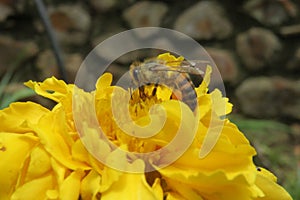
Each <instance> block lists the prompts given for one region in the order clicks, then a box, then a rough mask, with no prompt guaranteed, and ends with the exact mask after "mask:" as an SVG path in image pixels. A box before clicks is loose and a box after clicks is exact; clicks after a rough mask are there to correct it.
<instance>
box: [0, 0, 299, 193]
mask: <svg viewBox="0 0 300 200" xmlns="http://www.w3.org/2000/svg"><path fill="white" fill-rule="evenodd" d="M38 2H41V1H40V0H36V1H33V0H27V1H23V0H0V77H1V81H0V106H1V108H5V107H7V106H8V105H9V103H10V102H13V101H17V100H23V101H26V100H33V101H36V102H39V103H41V104H43V105H45V106H46V107H48V108H51V107H52V106H53V103H52V102H50V101H47V100H45V99H43V98H40V97H37V96H35V95H34V94H33V92H32V91H31V90H29V89H26V88H25V87H24V86H23V82H24V81H28V80H35V81H42V80H44V79H45V78H47V77H51V76H55V77H57V78H61V79H65V80H66V77H65V75H64V73H63V71H65V72H66V73H65V74H66V75H67V82H68V83H73V82H74V79H75V76H76V72H77V70H78V69H79V67H80V65H81V62H82V61H83V59H84V58H85V56H86V55H87V54H88V53H89V52H90V51H91V50H92V49H93V48H94V47H95V46H96V45H97V44H99V43H100V42H101V41H103V40H105V39H107V38H108V37H110V36H112V35H114V34H116V33H119V32H121V31H124V30H128V29H131V28H137V27H144V26H160V27H165V28H170V29H175V30H177V31H180V32H183V33H185V34H187V35H189V36H191V37H192V38H194V39H195V40H197V41H198V42H199V43H200V44H201V45H202V46H204V47H205V49H206V50H207V51H208V53H209V54H210V56H211V57H212V58H213V59H214V61H215V63H216V64H217V66H218V68H219V71H220V72H221V75H222V77H223V80H224V82H225V87H226V93H227V96H228V97H229V98H230V101H231V102H232V103H233V104H234V108H233V113H232V114H231V115H230V116H229V118H230V119H231V120H232V121H233V122H235V123H236V124H237V125H238V126H239V128H240V129H241V130H242V131H243V132H244V133H245V134H246V136H247V137H248V138H249V140H250V141H251V143H252V145H254V146H255V148H256V150H257V152H258V155H257V156H256V157H255V162H256V164H257V165H260V166H263V167H265V168H268V169H270V170H271V171H273V172H274V173H275V174H276V175H277V177H278V182H279V183H280V184H283V185H284V187H285V188H286V189H287V190H288V191H289V192H290V193H291V195H292V196H293V197H294V199H300V10H299V9H300V1H298V0H240V1H233V0H222V1H221V0H215V1H196V0H186V1H179V0H178V1H171V0H165V1H137V0H123V1H117V0H77V1H75V0H65V1H59V0H51V1H50V0H47V1H46V0H44V5H45V6H46V10H44V11H43V10H42V11H41V12H40V13H39V7H38V6H37V3H38ZM45 16H46V17H48V18H49V19H50V21H51V24H52V28H50V29H47V27H46V26H45V24H44V22H43V20H42V18H43V17H45ZM51 32H53V34H54V35H55V36H56V38H57V42H58V45H59V47H60V49H58V50H53V48H52V47H53V44H54V43H53V42H52V41H51V37H49V33H50V35H51ZM143 37H153V36H152V35H146V36H143ZM158 42H168V41H158ZM156 53H157V52H156V51H134V52H131V53H128V54H126V55H124V56H122V57H120V58H119V59H118V60H117V61H116V62H114V63H113V64H112V65H111V66H110V68H109V71H111V72H112V73H113V74H114V76H115V78H116V80H117V79H118V77H120V76H121V75H122V74H123V73H124V72H126V71H127V70H128V67H129V65H130V63H131V62H132V61H134V60H143V58H145V57H149V56H154V55H155V54H156ZM55 54H58V55H59V56H60V57H61V58H62V59H61V60H62V62H57V59H56V58H55ZM59 66H60V67H62V68H59Z"/></svg>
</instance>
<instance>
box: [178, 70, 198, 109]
mask: <svg viewBox="0 0 300 200" xmlns="http://www.w3.org/2000/svg"><path fill="white" fill-rule="evenodd" d="M174 85H175V87H174V90H175V93H180V94H181V95H180V96H181V99H180V100H181V101H183V102H184V103H185V104H187V105H188V106H189V107H190V109H191V110H192V111H195V109H196V107H197V105H198V102H197V94H196V91H195V86H194V84H193V83H192V81H191V79H190V78H189V77H188V76H184V75H183V74H179V73H178V75H177V76H176V78H175V79H174ZM177 98H178V97H177Z"/></svg>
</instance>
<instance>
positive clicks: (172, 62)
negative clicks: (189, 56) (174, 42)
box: [157, 53, 184, 66]
mask: <svg viewBox="0 0 300 200" xmlns="http://www.w3.org/2000/svg"><path fill="white" fill-rule="evenodd" d="M157 59H159V60H164V61H166V64H167V65H169V66H179V65H180V63H181V61H183V60H184V57H182V56H179V57H178V58H176V57H175V56H173V55H171V54H170V53H163V54H160V55H158V56H157Z"/></svg>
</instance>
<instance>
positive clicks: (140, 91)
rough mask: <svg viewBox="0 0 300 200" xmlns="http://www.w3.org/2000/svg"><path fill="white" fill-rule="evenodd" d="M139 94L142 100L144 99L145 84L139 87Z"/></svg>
mask: <svg viewBox="0 0 300 200" xmlns="http://www.w3.org/2000/svg"><path fill="white" fill-rule="evenodd" d="M139 95H140V98H141V99H142V100H145V99H146V98H147V95H146V94H145V86H144V85H142V86H141V87H139Z"/></svg>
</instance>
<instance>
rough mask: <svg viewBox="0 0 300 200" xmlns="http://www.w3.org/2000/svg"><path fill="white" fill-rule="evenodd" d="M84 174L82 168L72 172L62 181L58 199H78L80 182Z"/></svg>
mask: <svg viewBox="0 0 300 200" xmlns="http://www.w3.org/2000/svg"><path fill="white" fill-rule="evenodd" d="M83 176H84V172H83V171H82V170H76V171H74V172H72V173H71V174H70V175H69V176H68V177H67V178H66V179H65V180H64V182H63V183H62V185H61V187H60V189H59V199H61V200H78V198H79V194H80V183H81V179H82V177H83Z"/></svg>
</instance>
